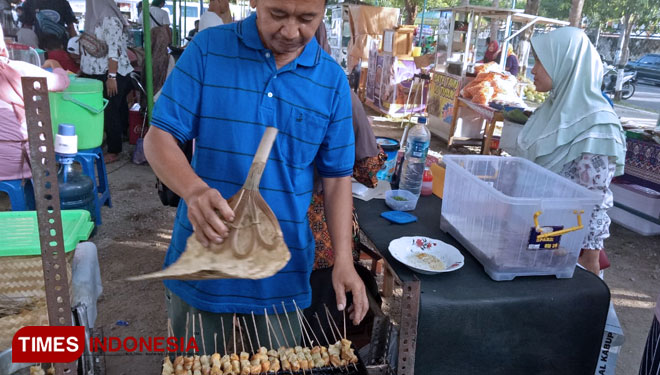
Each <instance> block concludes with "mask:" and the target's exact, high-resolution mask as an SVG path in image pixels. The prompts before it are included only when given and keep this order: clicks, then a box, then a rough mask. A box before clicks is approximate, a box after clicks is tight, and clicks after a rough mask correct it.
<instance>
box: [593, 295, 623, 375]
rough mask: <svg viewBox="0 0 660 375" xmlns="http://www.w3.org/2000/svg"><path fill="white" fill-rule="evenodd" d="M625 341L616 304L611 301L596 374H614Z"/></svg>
mask: <svg viewBox="0 0 660 375" xmlns="http://www.w3.org/2000/svg"><path fill="white" fill-rule="evenodd" d="M624 341H625V337H624V336H623V331H622V330H621V324H619V318H618V317H617V316H616V312H615V311H614V305H613V304H612V303H610V310H609V312H608V313H607V321H606V322H605V332H604V333H603V342H602V344H601V348H600V353H599V354H598V365H596V371H595V373H594V375H614V373H615V370H616V360H617V357H618V356H619V351H620V350H621V346H622V345H623V342H624Z"/></svg>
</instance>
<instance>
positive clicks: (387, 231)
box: [354, 196, 609, 375]
mask: <svg viewBox="0 0 660 375" xmlns="http://www.w3.org/2000/svg"><path fill="white" fill-rule="evenodd" d="M420 199H421V200H420V204H418V205H417V209H416V210H415V211H413V212H412V213H413V214H414V215H415V216H417V218H418V220H417V221H416V222H415V223H411V224H406V225H399V224H392V223H390V222H388V221H387V220H385V219H384V218H382V217H380V214H381V212H383V211H387V210H388V207H387V206H386V205H385V203H384V202H383V201H382V200H371V201H369V202H364V201H362V200H357V199H355V200H354V205H355V208H356V210H357V214H358V217H359V222H360V227H361V229H362V231H363V234H364V235H365V236H364V237H366V238H367V239H368V242H369V243H370V244H369V245H370V246H373V248H375V249H377V250H378V251H379V252H380V254H381V255H382V256H383V259H384V262H385V269H386V271H385V272H386V275H387V274H388V273H389V274H390V275H391V278H392V279H393V280H394V281H395V282H396V283H397V284H399V285H400V286H402V288H403V296H402V298H403V300H404V301H405V302H404V303H403V304H402V311H401V317H400V319H401V320H400V322H401V331H400V333H399V338H398V341H399V344H398V348H399V351H398V353H399V355H398V366H396V367H398V368H397V370H398V374H413V373H416V374H491V375H497V374H502V375H509V374H564V375H569V374H590V373H594V370H595V368H596V362H597V360H598V354H599V349H600V344H601V339H602V337H603V326H604V325H605V319H606V316H607V312H608V304H609V290H608V288H607V286H606V285H605V283H603V281H602V280H600V279H599V278H597V277H596V276H594V275H593V274H590V273H588V272H586V271H584V270H582V269H576V270H575V274H574V276H573V278H571V279H561V280H558V279H556V278H555V277H554V276H546V277H534V278H524V277H519V278H516V279H514V280H513V281H503V282H496V281H493V280H491V278H489V277H488V276H487V274H486V273H485V272H484V269H483V268H482V266H481V265H480V264H479V262H478V261H477V260H476V259H475V258H473V257H472V256H471V255H470V252H468V251H466V249H465V248H464V247H462V245H461V244H460V243H458V242H457V241H456V240H455V239H454V238H452V237H450V236H449V235H448V234H446V233H443V232H442V231H441V230H440V227H439V222H440V215H441V208H444V205H443V204H442V201H441V200H440V199H439V198H437V197H435V196H431V197H421V198H420ZM412 234H415V235H418V236H427V237H430V238H435V239H439V240H440V241H444V242H446V243H448V244H450V245H452V246H455V247H457V248H458V249H459V250H460V251H461V253H462V254H463V255H464V256H465V264H464V265H463V267H462V268H460V269H459V270H457V271H455V272H449V273H445V274H438V275H423V274H420V273H417V272H413V271H411V270H410V269H409V268H408V267H406V266H405V265H403V264H402V263H401V262H399V261H397V260H395V259H394V258H393V256H392V254H391V252H390V251H389V250H388V247H389V246H390V242H391V241H392V240H394V239H396V238H399V237H402V236H410V235H412ZM386 285H387V283H386Z"/></svg>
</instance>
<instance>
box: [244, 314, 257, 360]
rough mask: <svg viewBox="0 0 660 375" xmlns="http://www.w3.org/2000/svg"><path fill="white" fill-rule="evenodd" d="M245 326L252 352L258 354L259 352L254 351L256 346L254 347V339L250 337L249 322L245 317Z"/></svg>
mask: <svg viewBox="0 0 660 375" xmlns="http://www.w3.org/2000/svg"><path fill="white" fill-rule="evenodd" d="M239 323H240V322H239ZM243 325H244V326H245V334H246V335H247V337H248V341H249V342H250V350H252V353H253V354H256V353H257V352H255V351H254V346H252V337H250V330H249V329H248V325H247V322H246V321H245V316H244V317H243ZM257 349H259V348H257Z"/></svg>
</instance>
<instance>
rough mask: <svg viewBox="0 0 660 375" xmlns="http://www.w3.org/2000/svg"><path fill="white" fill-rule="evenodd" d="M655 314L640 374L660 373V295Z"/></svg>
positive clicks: (651, 374)
mask: <svg viewBox="0 0 660 375" xmlns="http://www.w3.org/2000/svg"><path fill="white" fill-rule="evenodd" d="M654 312H655V314H654V315H653V321H652V322H651V328H650V329H649V334H648V336H647V338H646V346H644V354H643V355H642V363H641V364H640V365H639V375H657V374H660V295H659V296H658V300H657V301H656V303H655V311H654Z"/></svg>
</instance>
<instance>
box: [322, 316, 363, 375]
mask: <svg viewBox="0 0 660 375" xmlns="http://www.w3.org/2000/svg"><path fill="white" fill-rule="evenodd" d="M323 307H325V315H326V316H327V317H328V324H330V321H331V320H332V324H330V331H332V336H333V337H335V331H334V330H333V329H332V326H333V325H334V327H335V329H336V330H337V335H339V339H340V340H341V339H346V337H345V336H344V337H343V338H342V337H341V331H340V330H339V327H338V326H337V322H335V319H334V318H333V317H332V314H331V313H330V309H329V308H328V306H327V305H323ZM335 340H337V338H336V337H335ZM340 340H337V341H340ZM341 345H343V343H341ZM353 366H354V367H355V368H356V369H357V366H355V363H353ZM345 367H346V371H347V372H348V364H346V366H345Z"/></svg>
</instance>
